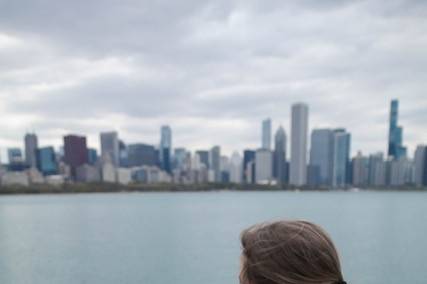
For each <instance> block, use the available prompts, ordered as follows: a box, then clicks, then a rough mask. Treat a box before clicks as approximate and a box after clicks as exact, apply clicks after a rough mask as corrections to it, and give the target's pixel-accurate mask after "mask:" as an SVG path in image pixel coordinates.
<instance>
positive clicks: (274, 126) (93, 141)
mask: <svg viewBox="0 0 427 284" xmlns="http://www.w3.org/2000/svg"><path fill="white" fill-rule="evenodd" d="M395 100H396V99H395V98H394V99H392V100H391V101H390V102H388V107H387V108H388V113H387V114H386V116H387V118H386V121H385V122H384V128H385V129H386V130H385V132H386V133H387V135H386V136H387V137H386V138H384V139H385V141H383V143H382V144H383V147H382V149H377V150H373V151H371V152H368V151H364V150H362V149H363V148H355V147H354V146H353V145H354V144H356V145H357V144H359V143H357V142H355V140H356V141H357V137H354V136H353V137H352V147H351V151H350V156H356V155H357V153H358V152H362V153H376V152H383V153H385V154H387V153H388V150H389V139H390V138H389V132H390V129H389V127H390V121H391V118H390V113H391V108H392V102H393V101H395ZM398 101H399V100H398ZM399 102H400V101H399ZM298 103H299V102H296V104H298ZM294 104H295V103H294ZM308 106H309V107H310V109H311V106H310V105H308ZM291 107H292V105H290V107H289V108H290V110H291ZM290 110H289V112H290ZM290 115H291V114H290ZM313 115H314V114H312V113H310V115H309V116H308V122H309V123H308V132H307V153H306V155H307V157H309V154H310V148H311V139H310V135H311V133H312V131H313V130H318V129H328V128H346V127H345V126H343V125H341V124H335V125H322V126H320V127H318V126H312V123H313V122H312V121H311V120H312V116H313ZM398 116H399V122H400V126H401V127H402V128H403V129H404V133H403V134H402V136H403V137H401V139H402V138H403V144H404V146H405V147H406V148H407V149H408V152H407V155H408V156H409V157H412V158H413V154H414V152H415V149H416V147H417V146H418V145H420V144H423V143H424V141H427V139H426V140H423V141H414V144H413V145H412V144H410V143H409V142H408V141H407V138H406V136H407V132H408V130H407V129H408V128H410V126H406V125H405V124H404V123H402V119H401V117H402V110H401V106H400V105H399V113H398ZM288 119H289V120H290V119H291V118H288ZM265 121H269V125H270V127H271V130H270V140H271V141H273V140H274V133H275V132H276V131H277V130H278V129H279V128H280V127H282V128H283V129H284V130H285V132H286V133H289V134H290V133H291V125H288V127H286V126H285V125H284V124H282V123H279V122H276V121H275V120H274V119H273V118H268V119H262V120H261V121H259V122H258V125H259V124H260V123H261V127H256V131H255V134H256V135H257V137H256V140H258V141H252V142H251V143H248V144H246V145H243V147H242V148H239V149H238V148H233V147H229V145H220V144H206V146H205V147H197V146H196V147H189V146H188V145H177V146H176V147H175V146H174V147H173V148H172V149H175V148H186V149H187V150H189V151H192V152H195V151H197V150H202V149H209V148H211V147H213V146H215V145H220V146H221V152H222V154H225V155H227V156H231V155H232V154H233V153H234V152H236V151H237V152H241V151H242V150H244V149H258V148H263V142H262V140H263V139H265V137H264V134H263V131H264V123H265ZM165 127H166V128H168V129H169V131H171V129H173V133H174V134H173V136H174V138H173V139H174V141H175V140H178V141H180V139H179V137H177V136H178V135H177V134H176V131H175V129H174V128H173V126H171V125H166V124H163V123H162V124H160V125H159V127H158V128H157V129H156V130H155V132H156V133H155V134H154V136H155V137H154V138H151V139H150V140H148V139H146V140H144V139H140V140H135V141H129V140H127V139H126V138H125V137H124V135H123V134H122V133H121V132H120V131H118V130H117V129H110V130H105V129H104V130H100V132H99V133H97V134H96V137H92V135H91V134H89V135H88V134H86V133H76V132H66V133H65V134H64V135H63V136H66V135H83V136H85V138H86V140H87V141H88V142H87V144H88V147H89V148H93V149H96V150H97V151H98V152H99V153H100V154H102V143H101V136H102V135H103V134H107V135H109V134H114V133H115V135H119V136H120V140H121V141H126V143H127V144H139V143H145V144H149V145H154V146H155V147H159V148H160V147H161V139H162V135H161V133H162V131H163V129H164V128H165ZM159 129H160V131H159ZM346 129H347V130H348V131H349V132H350V133H352V131H351V129H348V128H346ZM32 134H36V135H37V142H36V143H38V144H39V146H41V147H43V146H54V147H55V149H56V150H59V148H60V147H61V146H63V140H62V139H63V138H62V136H59V138H58V139H59V141H58V142H57V143H51V144H48V143H43V142H44V141H45V140H46V139H44V137H41V136H40V135H39V133H38V132H35V131H30V132H26V133H24V134H23V136H22V137H21V138H20V141H19V143H18V144H12V145H9V146H6V147H0V153H1V156H0V159H1V162H6V161H8V159H7V156H8V152H7V151H8V149H10V148H20V149H24V148H25V137H26V136H27V135H30V136H31V135H32ZM352 134H353V133H352ZM152 135H153V134H151V135H150V136H152ZM23 139H24V140H23ZM58 139H55V140H58ZM260 139H261V141H260ZM0 140H1V139H0ZM40 141H41V143H40ZM271 141H270V143H272V142H271ZM116 143H117V142H116ZM174 143H175V142H174ZM227 146H228V147H227ZM290 147H291V146H290V143H288V145H286V151H287V152H289V153H291V148H290ZM307 157H306V158H307ZM307 160H308V158H307Z"/></svg>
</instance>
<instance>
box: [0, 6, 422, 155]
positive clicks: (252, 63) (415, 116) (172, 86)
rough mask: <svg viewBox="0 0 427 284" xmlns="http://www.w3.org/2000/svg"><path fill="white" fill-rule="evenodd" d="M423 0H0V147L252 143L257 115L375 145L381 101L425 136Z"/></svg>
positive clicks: (412, 135)
mask: <svg viewBox="0 0 427 284" xmlns="http://www.w3.org/2000/svg"><path fill="white" fill-rule="evenodd" d="M426 14H427V4H426V2H425V1H388V2H387V3H385V2H383V1H334V0H330V1H313V0H307V1H254V0H253V1H225V0H212V1H195V0H180V1H172V2H171V1H163V0H161V1H136V0H125V1H113V0H109V1H83V0H78V1H66V2H64V1H62V2H61V1H59V2H58V1H53V0H36V1H0V82H1V84H0V99H1V101H2V103H1V104H0V110H1V111H2V113H3V117H4V119H2V121H0V127H1V128H2V129H4V132H3V134H2V136H1V138H0V147H3V148H4V147H7V146H14V145H21V144H22V136H23V134H24V132H25V131H27V130H33V129H34V130H35V131H37V133H38V134H39V136H40V137H41V141H42V143H52V144H55V145H59V144H60V143H61V141H62V140H61V135H63V134H65V133H67V132H79V133H83V134H86V135H88V137H89V141H90V143H91V144H92V145H93V146H97V145H96V144H97V135H98V132H99V131H103V130H109V129H117V130H119V131H120V135H121V137H122V138H123V139H124V140H126V141H130V142H135V141H145V142H149V143H158V140H159V137H158V135H159V133H158V132H159V131H158V128H159V127H160V125H161V124H170V125H171V126H172V128H173V130H174V144H175V145H177V146H183V145H188V146H189V147H190V148H193V149H195V148H200V147H209V146H210V145H213V144H221V145H222V146H223V148H224V150H225V151H226V152H228V153H230V152H231V151H232V150H234V149H239V150H240V149H242V148H244V147H257V146H258V145H259V140H260V138H259V135H260V129H259V128H260V120H261V119H263V118H265V117H271V118H272V119H273V121H274V124H275V126H278V125H279V124H283V125H284V127H285V129H286V130H287V132H289V124H290V121H289V115H290V113H289V111H290V106H291V104H292V103H293V102H296V101H305V102H307V103H309V105H310V127H325V126H328V127H338V126H344V127H346V128H348V129H349V131H351V132H352V134H353V147H352V150H353V152H355V151H357V150H358V149H361V150H363V151H364V152H373V151H379V150H382V151H384V150H385V147H386V137H387V119H388V106H389V100H390V99H392V98H399V99H400V101H401V124H402V125H403V126H404V127H405V137H404V139H405V143H406V144H407V145H409V146H410V150H411V151H413V150H414V147H415V145H416V144H418V143H423V142H424V143H425V142H427V133H426V132H425V121H427V114H426V112H425V110H426V109H427V99H426V95H425V90H426V89H427V76H426V75H427V74H426V70H425V66H426V65H427V56H425V50H426V48H427V38H426V37H425V34H426V32H427V20H426V19H427V17H426V16H427V15H426Z"/></svg>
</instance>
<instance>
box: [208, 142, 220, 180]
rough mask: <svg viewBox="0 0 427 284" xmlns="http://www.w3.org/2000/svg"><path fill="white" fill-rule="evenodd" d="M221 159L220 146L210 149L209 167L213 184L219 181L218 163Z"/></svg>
mask: <svg viewBox="0 0 427 284" xmlns="http://www.w3.org/2000/svg"><path fill="white" fill-rule="evenodd" d="M220 159H221V148H220V146H214V147H212V149H211V151H210V153H209V165H210V169H211V170H212V172H213V180H214V181H215V182H220V181H221V171H220V163H221V161H220Z"/></svg>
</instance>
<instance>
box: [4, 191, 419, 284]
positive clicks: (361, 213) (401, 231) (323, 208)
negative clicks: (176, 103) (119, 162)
mask: <svg viewBox="0 0 427 284" xmlns="http://www.w3.org/2000/svg"><path fill="white" fill-rule="evenodd" d="M426 194H427V193H425V192H334V191H331V192H225V191H217V192H204V193H114V194H104V193H102V194H74V195H67V194H64V195H25V196H2V197H0V283H18V284H19V283H36V284H37V283H60V284H68V283H149V284H157V283H159V284H160V283H162V284H163V283H178V284H179V283H186V284H193V283H194V284H196V283H206V284H220V283H221V284H231V283H238V279H237V274H238V269H239V254H240V243H239V234H240V231H241V230H242V229H243V228H245V227H247V226H249V225H251V224H253V223H256V222H260V221H264V220H271V219H281V218H288V219H306V220H310V221H313V222H316V223H318V224H320V225H321V226H323V227H324V228H325V229H326V230H327V231H328V232H329V233H330V234H331V236H332V238H333V239H334V241H335V242H336V245H337V247H338V250H339V252H340V254H341V258H342V263H343V270H344V275H345V278H346V280H347V282H348V283H352V284H358V283H360V284H362V283H364V284H374V283H375V284H392V283H412V284H418V283H419V284H421V283H425V279H427V262H425V256H426V255H427V239H426V238H425V236H426V235H427V227H426V226H425V224H427V212H426V210H425V208H426V206H425V204H426V203H425V198H426V196H427V195H426Z"/></svg>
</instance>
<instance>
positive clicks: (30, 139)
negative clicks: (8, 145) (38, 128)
mask: <svg viewBox="0 0 427 284" xmlns="http://www.w3.org/2000/svg"><path fill="white" fill-rule="evenodd" d="M24 142H25V143H24V144H25V163H26V164H27V165H28V166H29V167H31V168H35V167H36V165H37V161H36V151H37V148H38V141H37V135H36V134H34V133H27V134H25V137H24Z"/></svg>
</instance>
